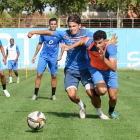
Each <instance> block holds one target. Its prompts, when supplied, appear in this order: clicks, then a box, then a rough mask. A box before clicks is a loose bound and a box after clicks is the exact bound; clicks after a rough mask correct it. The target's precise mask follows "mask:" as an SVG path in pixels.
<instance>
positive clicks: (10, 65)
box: [8, 60, 18, 71]
mask: <svg viewBox="0 0 140 140" xmlns="http://www.w3.org/2000/svg"><path fill="white" fill-rule="evenodd" d="M17 68H18V61H17V63H15V60H8V69H9V70H10V69H13V70H15V71H16V70H17Z"/></svg>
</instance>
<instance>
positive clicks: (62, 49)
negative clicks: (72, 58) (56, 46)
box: [57, 47, 64, 61]
mask: <svg viewBox="0 0 140 140" xmlns="http://www.w3.org/2000/svg"><path fill="white" fill-rule="evenodd" d="M63 53H64V48H63V47H62V48H61V53H60V55H58V59H57V61H60V60H61V58H62V56H63Z"/></svg>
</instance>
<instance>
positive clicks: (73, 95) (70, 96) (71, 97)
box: [68, 93, 76, 100]
mask: <svg viewBox="0 0 140 140" xmlns="http://www.w3.org/2000/svg"><path fill="white" fill-rule="evenodd" d="M68 96H69V98H70V99H72V100H75V99H76V95H75V94H70V93H69V94H68Z"/></svg>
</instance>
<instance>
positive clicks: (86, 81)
mask: <svg viewBox="0 0 140 140" xmlns="http://www.w3.org/2000/svg"><path fill="white" fill-rule="evenodd" d="M81 82H82V84H83V86H84V87H85V90H86V92H87V94H88V96H89V97H90V99H91V103H92V105H93V106H94V107H95V108H96V110H97V114H98V116H99V117H100V118H101V119H109V118H108V116H106V115H104V114H103V112H102V110H101V100H100V96H99V95H97V94H95V92H94V84H93V82H92V80H91V75H90V73H89V71H88V70H87V69H85V70H82V71H81Z"/></svg>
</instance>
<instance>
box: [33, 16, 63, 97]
mask: <svg viewBox="0 0 140 140" xmlns="http://www.w3.org/2000/svg"><path fill="white" fill-rule="evenodd" d="M49 26H50V29H49V30H48V31H55V30H56V27H57V19H56V18H51V19H50V20H49ZM59 42H61V43H62V42H63V41H62V40H61V39H59V38H56V37H52V36H46V35H41V36H40V38H39V43H38V45H37V48H36V52H35V54H34V57H33V59H32V63H34V62H35V60H36V55H37V54H38V52H39V50H40V49H41V46H42V43H44V44H43V48H42V51H41V53H40V57H39V61H38V66H37V78H36V81H35V91H34V95H33V97H32V98H31V100H37V97H38V91H39V87H40V83H41V78H42V75H43V73H44V71H45V70H46V67H47V65H48V68H49V72H50V73H51V79H52V80H51V86H52V100H56V96H55V91H56V84H57V79H56V76H57V67H58V65H57V61H59V60H61V57H62V55H63V52H64V51H63V50H62V49H61V54H60V55H59V56H58V51H59Z"/></svg>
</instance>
